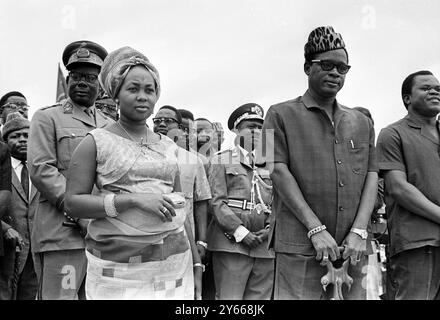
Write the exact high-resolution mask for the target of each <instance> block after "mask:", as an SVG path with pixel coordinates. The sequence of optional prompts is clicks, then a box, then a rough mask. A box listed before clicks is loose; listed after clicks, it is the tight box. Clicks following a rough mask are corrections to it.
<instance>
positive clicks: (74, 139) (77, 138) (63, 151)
mask: <svg viewBox="0 0 440 320" xmlns="http://www.w3.org/2000/svg"><path fill="white" fill-rule="evenodd" d="M87 132H88V131H87V130H86V129H82V128H59V129H57V130H56V133H57V156H58V167H59V168H60V169H67V168H68V167H69V163H70V159H71V157H72V154H73V151H74V150H75V148H76V147H77V146H78V144H79V143H80V142H81V141H82V139H84V137H85V136H86V134H87Z"/></svg>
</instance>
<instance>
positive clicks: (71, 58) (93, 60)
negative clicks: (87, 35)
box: [63, 40, 107, 70]
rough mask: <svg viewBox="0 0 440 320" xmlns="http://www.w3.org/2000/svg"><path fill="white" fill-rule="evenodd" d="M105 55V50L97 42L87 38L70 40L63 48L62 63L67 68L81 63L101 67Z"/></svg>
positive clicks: (69, 68)
mask: <svg viewBox="0 0 440 320" xmlns="http://www.w3.org/2000/svg"><path fill="white" fill-rule="evenodd" d="M106 56H107V50H105V49H104V48H103V47H102V46H100V45H99V44H97V43H95V42H92V41H88V40H80V41H75V42H72V43H71V44H69V45H68V46H67V47H66V48H65V49H64V52H63V63H64V66H65V67H66V69H67V70H71V69H72V68H73V67H74V66H75V65H77V64H83V63H86V64H91V65H95V66H97V67H99V68H101V66H102V63H103V61H104V59H105V57H106Z"/></svg>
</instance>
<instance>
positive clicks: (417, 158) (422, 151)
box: [377, 115, 440, 255]
mask: <svg viewBox="0 0 440 320" xmlns="http://www.w3.org/2000/svg"><path fill="white" fill-rule="evenodd" d="M377 150H378V158H379V168H380V174H381V176H382V175H383V173H384V172H386V171H388V170H399V171H403V172H405V173H406V176H407V181H408V183H410V184H412V185H413V186H414V187H416V188H417V189H418V190H419V191H420V192H421V193H422V194H423V195H424V196H425V197H426V198H428V199H429V200H430V201H432V202H434V203H435V204H437V205H440V192H439V190H440V184H439V181H440V153H439V150H440V145H439V143H438V141H436V140H435V139H434V137H432V136H431V134H430V133H429V132H428V127H427V126H426V125H425V124H424V123H422V122H420V121H419V120H418V119H416V118H414V117H411V116H410V115H407V116H406V117H405V118H403V119H401V120H399V121H397V122H395V123H393V124H391V125H389V126H388V127H386V128H384V129H382V131H381V132H380V134H379V137H378V139H377ZM385 202H386V204H387V205H386V212H387V215H388V230H389V233H390V240H391V241H390V254H391V255H395V254H397V253H399V252H401V251H404V250H410V249H415V248H420V247H423V246H427V245H430V246H440V225H438V224H437V223H435V222H432V221H430V220H428V219H425V218H423V217H421V216H419V215H417V214H414V213H412V212H410V211H409V210H407V209H406V208H404V207H402V206H400V204H399V203H397V202H396V201H395V200H394V199H393V198H392V197H391V196H390V194H388V193H385Z"/></svg>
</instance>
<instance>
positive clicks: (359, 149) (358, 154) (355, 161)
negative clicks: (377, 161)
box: [347, 140, 370, 175]
mask: <svg viewBox="0 0 440 320" xmlns="http://www.w3.org/2000/svg"><path fill="white" fill-rule="evenodd" d="M347 148H348V153H349V156H350V164H351V167H352V171H353V173H354V174H362V175H364V174H366V172H367V170H368V159H369V150H370V149H369V142H368V141H360V140H349V141H348V142H347Z"/></svg>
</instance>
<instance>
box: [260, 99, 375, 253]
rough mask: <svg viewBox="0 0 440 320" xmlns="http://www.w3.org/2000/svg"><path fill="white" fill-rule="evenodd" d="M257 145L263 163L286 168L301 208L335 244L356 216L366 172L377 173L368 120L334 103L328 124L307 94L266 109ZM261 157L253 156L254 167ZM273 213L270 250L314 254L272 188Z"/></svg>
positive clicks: (299, 225) (302, 228)
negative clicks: (305, 206)
mask: <svg viewBox="0 0 440 320" xmlns="http://www.w3.org/2000/svg"><path fill="white" fill-rule="evenodd" d="M272 138H273V139H272ZM262 142H263V143H265V145H266V146H267V149H266V152H267V154H266V156H267V157H266V159H265V160H266V162H267V163H268V164H269V163H284V164H286V165H287V167H288V168H289V170H290V172H291V173H292V175H293V177H294V178H295V180H296V182H297V183H298V185H299V188H300V190H301V192H302V194H303V196H304V199H305V201H306V202H307V204H308V205H309V206H310V208H311V209H312V210H313V212H314V213H315V214H316V216H317V217H318V219H319V220H320V221H321V223H322V224H324V225H326V227H327V231H328V232H329V233H330V234H331V235H332V236H333V237H334V238H335V240H336V242H337V243H338V245H341V244H342V241H343V240H344V239H345V237H346V236H347V234H348V233H349V231H350V229H351V227H352V224H353V222H354V219H355V217H356V214H357V210H358V207H359V203H360V199H361V195H362V191H363V188H364V183H365V180H366V176H367V172H371V171H377V170H378V169H377V160H376V152H375V146H374V128H373V124H372V121H371V120H370V119H369V118H367V117H366V116H364V115H363V114H362V113H360V112H358V111H356V110H352V109H350V108H347V107H345V106H342V105H340V104H339V103H337V102H336V101H335V109H334V121H333V122H332V121H331V120H330V118H329V117H328V116H327V114H326V112H325V110H324V109H323V108H322V107H321V106H319V105H318V104H317V103H316V102H315V101H314V100H313V98H312V96H311V95H310V93H309V92H308V91H307V92H306V93H305V94H304V95H303V96H300V97H298V98H296V99H294V100H289V101H286V102H283V103H280V104H277V105H274V106H271V107H270V109H269V111H268V112H267V115H266V118H265V121H264V125H263V133H262ZM263 150H264V149H263ZM263 156H264V155H263ZM263 158H264V157H262V155H261V154H259V155H258V160H257V162H258V163H260V164H261V163H262V162H264V159H263ZM273 211H274V214H275V219H274V220H275V222H274V223H275V225H274V226H272V227H271V234H270V240H269V241H274V242H273V246H274V249H275V251H277V252H284V253H297V254H306V255H313V254H315V251H314V249H313V246H312V243H311V241H310V240H309V239H308V237H307V232H308V230H307V228H306V227H305V226H304V225H303V224H302V223H301V222H300V221H299V220H298V219H297V218H296V216H295V215H294V214H293V213H292V212H290V209H288V208H287V206H285V205H284V203H283V201H282V199H281V198H280V195H279V194H278V193H277V186H276V185H275V186H274V201H273Z"/></svg>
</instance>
